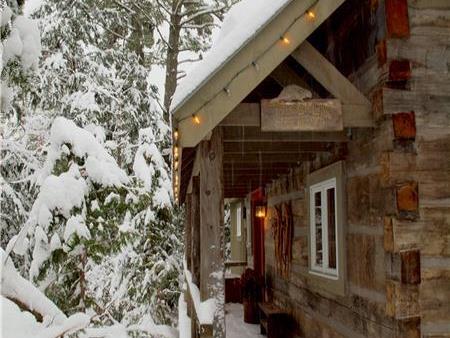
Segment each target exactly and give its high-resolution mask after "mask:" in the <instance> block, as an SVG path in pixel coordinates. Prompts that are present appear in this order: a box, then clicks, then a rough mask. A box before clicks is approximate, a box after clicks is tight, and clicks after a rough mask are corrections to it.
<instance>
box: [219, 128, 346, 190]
mask: <svg viewBox="0 0 450 338" xmlns="http://www.w3.org/2000/svg"><path fill="white" fill-rule="evenodd" d="M221 128H222V129H223V136H224V139H223V149H224V159H223V184H224V193H225V196H224V197H225V198H236V197H244V196H246V195H247V194H248V193H249V192H251V191H253V190H255V189H257V188H258V187H264V186H265V185H266V184H268V183H270V182H272V180H275V179H277V178H279V177H280V176H282V175H284V174H287V173H288V172H289V171H290V170H291V169H293V168H295V167H297V166H298V165H299V164H301V163H302V162H304V161H312V160H314V158H315V156H317V155H318V154H323V153H335V152H339V151H341V150H342V149H345V146H346V141H347V137H346V135H345V133H344V132H319V133H305V132H289V133H286V132H284V133H283V132H263V131H261V130H260V129H259V128H258V127H229V126H222V127H221Z"/></svg>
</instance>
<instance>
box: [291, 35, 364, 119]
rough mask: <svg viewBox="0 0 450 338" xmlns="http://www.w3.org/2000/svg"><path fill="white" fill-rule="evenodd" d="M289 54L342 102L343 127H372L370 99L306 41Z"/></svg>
mask: <svg viewBox="0 0 450 338" xmlns="http://www.w3.org/2000/svg"><path fill="white" fill-rule="evenodd" d="M291 56H292V57H293V58H294V59H295V60H296V61H297V62H298V63H299V64H300V65H301V66H302V67H303V68H305V69H306V71H308V72H309V73H310V74H311V75H312V76H313V77H314V78H315V79H316V80H317V81H319V82H320V84H321V85H322V86H324V88H325V89H327V90H328V91H329V92H330V93H331V94H332V95H333V96H335V97H336V98H337V99H340V100H341V102H342V110H343V117H344V126H345V127H372V126H373V119H372V105H371V103H370V101H369V100H368V99H367V98H366V97H365V96H364V95H363V94H362V93H361V92H360V91H359V90H358V89H357V88H356V87H355V86H354V85H353V83H351V82H350V80H348V79H347V78H346V77H345V76H344V75H342V74H341V72H339V70H337V69H336V67H335V66H334V65H333V64H332V63H331V62H329V61H328V60H327V59H326V58H325V57H324V56H323V55H322V54H321V53H320V52H319V51H318V50H316V49H315V48H314V47H313V46H312V45H311V44H310V43H309V42H308V41H304V42H303V43H302V44H301V45H300V46H299V47H298V48H297V49H296V50H294V51H293V52H292V54H291Z"/></svg>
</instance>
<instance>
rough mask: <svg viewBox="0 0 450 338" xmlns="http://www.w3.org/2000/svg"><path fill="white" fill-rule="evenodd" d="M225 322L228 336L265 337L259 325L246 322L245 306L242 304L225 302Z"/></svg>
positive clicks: (230, 337) (243, 337) (244, 337)
mask: <svg viewBox="0 0 450 338" xmlns="http://www.w3.org/2000/svg"><path fill="white" fill-rule="evenodd" d="M225 311H226V312H225V323H226V332H227V338H263V337H266V336H263V335H261V334H260V333H259V332H260V331H259V325H254V324H247V323H244V308H243V306H242V304H237V303H227V304H225Z"/></svg>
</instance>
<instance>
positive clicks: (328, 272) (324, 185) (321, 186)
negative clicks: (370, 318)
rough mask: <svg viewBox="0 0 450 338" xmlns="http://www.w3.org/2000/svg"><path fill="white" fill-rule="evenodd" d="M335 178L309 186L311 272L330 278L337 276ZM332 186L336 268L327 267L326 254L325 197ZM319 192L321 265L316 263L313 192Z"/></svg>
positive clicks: (327, 256) (326, 208)
mask: <svg viewBox="0 0 450 338" xmlns="http://www.w3.org/2000/svg"><path fill="white" fill-rule="evenodd" d="M336 183H337V180H336V177H333V178H331V179H328V180H325V181H322V182H319V183H317V184H314V185H311V186H310V188H309V196H310V198H309V216H310V218H309V224H310V243H311V250H310V255H311V256H310V257H311V265H310V266H311V270H310V273H311V274H316V275H320V276H323V277H326V278H330V279H338V278H339V243H338V240H339V236H338V212H339V210H338V202H337V196H338V193H337V184H336ZM332 188H334V203H335V212H334V217H335V220H334V225H335V234H336V245H335V246H336V268H335V269H334V268H330V267H329V261H328V260H329V255H328V247H329V245H328V205H327V198H326V191H327V190H328V189H332ZM317 192H320V193H321V203H320V205H321V206H320V208H321V224H322V266H320V265H317V264H316V257H317V251H316V222H315V216H316V213H315V208H316V206H315V193H317Z"/></svg>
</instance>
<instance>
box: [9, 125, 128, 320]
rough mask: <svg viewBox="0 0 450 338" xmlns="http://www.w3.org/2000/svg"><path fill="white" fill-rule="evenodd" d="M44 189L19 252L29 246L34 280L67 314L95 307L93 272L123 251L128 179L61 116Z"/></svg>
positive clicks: (87, 134) (96, 143)
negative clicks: (90, 276) (90, 278)
mask: <svg viewBox="0 0 450 338" xmlns="http://www.w3.org/2000/svg"><path fill="white" fill-rule="evenodd" d="M39 181H40V182H39V184H40V191H39V194H38V196H37V199H36V201H35V202H34V204H33V207H32V209H31V212H30V218H29V220H28V222H27V224H26V228H25V229H26V230H27V232H28V234H29V239H28V240H27V238H26V237H19V238H18V240H17V242H15V243H13V244H14V250H15V251H16V253H24V252H25V248H26V244H27V242H28V243H31V247H32V248H33V250H32V258H33V260H32V263H31V267H30V278H31V279H32V280H34V282H35V283H36V284H37V285H39V286H40V287H41V288H42V289H43V290H45V293H46V295H47V296H48V297H49V298H50V299H52V300H53V301H54V302H55V303H56V304H57V305H58V306H59V307H60V308H61V309H62V310H63V311H64V312H65V313H66V314H72V313H75V312H77V311H85V310H86V309H87V308H92V309H93V310H96V311H97V308H96V306H97V301H96V299H95V297H92V294H91V293H90V292H89V290H88V286H89V282H88V280H87V278H86V276H87V274H88V272H89V270H90V269H92V267H93V266H95V265H97V264H101V262H102V260H103V258H104V257H105V256H108V255H112V254H114V253H115V252H118V251H120V249H121V246H122V243H123V242H124V240H125V238H123V236H121V232H120V231H119V225H120V224H121V223H122V222H123V219H124V215H125V213H126V204H125V196H126V191H127V190H126V185H127V184H128V182H129V178H128V176H127V175H126V173H125V172H124V171H123V170H122V169H120V168H119V166H118V165H117V163H116V161H115V160H114V158H113V157H112V156H111V155H110V154H108V152H107V151H106V150H105V149H104V147H103V146H102V145H101V143H100V142H99V141H98V140H97V139H96V138H95V136H94V135H92V134H91V133H90V132H88V131H86V130H84V129H82V128H79V127H77V126H76V125H75V124H74V123H73V122H72V121H69V120H67V119H65V118H63V117H58V118H56V119H55V121H54V122H53V125H52V128H51V135H50V146H49V150H48V156H47V160H46V162H45V165H44V168H43V169H42V171H41V173H40V180H39Z"/></svg>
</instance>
